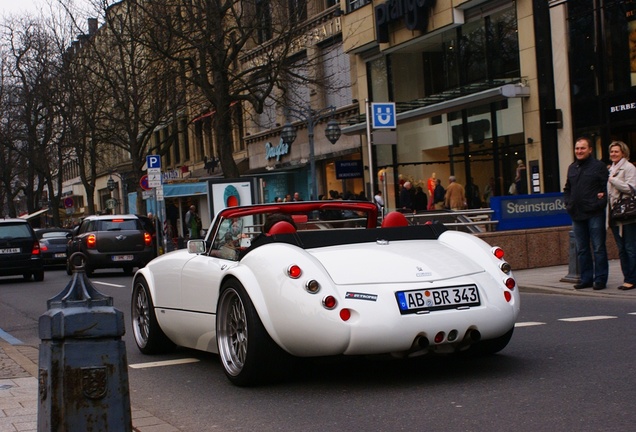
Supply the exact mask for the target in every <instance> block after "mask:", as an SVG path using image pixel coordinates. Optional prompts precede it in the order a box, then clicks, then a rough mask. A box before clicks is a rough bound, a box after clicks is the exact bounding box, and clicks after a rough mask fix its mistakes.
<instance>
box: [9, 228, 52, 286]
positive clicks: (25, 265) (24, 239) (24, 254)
mask: <svg viewBox="0 0 636 432" xmlns="http://www.w3.org/2000/svg"><path fill="white" fill-rule="evenodd" d="M14 275H22V276H23V277H24V280H31V277H33V279H35V280H36V281H42V280H44V260H43V259H42V254H41V251H40V242H39V241H38V239H37V237H36V236H35V232H33V228H31V225H29V222H27V221H26V220H24V219H0V276H14Z"/></svg>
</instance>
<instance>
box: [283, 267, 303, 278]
mask: <svg viewBox="0 0 636 432" xmlns="http://www.w3.org/2000/svg"><path fill="white" fill-rule="evenodd" d="M301 274H303V271H302V270H301V268H300V267H299V266H298V265H296V264H292V265H290V266H289V267H288V268H287V276H289V277H290V278H292V279H298V278H299V277H300V275H301Z"/></svg>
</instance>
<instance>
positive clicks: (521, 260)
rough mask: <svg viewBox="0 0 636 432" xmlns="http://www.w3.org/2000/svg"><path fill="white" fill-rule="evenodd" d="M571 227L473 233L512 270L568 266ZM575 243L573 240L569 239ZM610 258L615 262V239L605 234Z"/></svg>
mask: <svg viewBox="0 0 636 432" xmlns="http://www.w3.org/2000/svg"><path fill="white" fill-rule="evenodd" d="M571 229H572V227H570V226H563V227H551V228H535V229H527V230H517V231H494V232H487V233H480V234H476V236H477V237H479V238H481V239H482V240H484V241H485V242H486V243H488V244H489V245H491V246H499V247H501V248H502V249H503V250H504V252H505V254H506V255H505V259H506V261H508V262H509V263H510V265H511V266H512V268H513V269H515V270H521V269H528V268H536V267H550V266H555V265H567V264H569V259H570V231H571ZM572 241H574V239H572ZM607 253H608V256H609V259H617V258H618V252H617V250H616V244H615V243H614V236H613V235H612V233H611V231H609V230H608V231H607Z"/></svg>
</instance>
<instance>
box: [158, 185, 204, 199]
mask: <svg viewBox="0 0 636 432" xmlns="http://www.w3.org/2000/svg"><path fill="white" fill-rule="evenodd" d="M207 193H208V184H207V183H201V182H198V183H169V184H165V185H163V196H164V197H166V198H176V197H182V196H192V195H207Z"/></svg>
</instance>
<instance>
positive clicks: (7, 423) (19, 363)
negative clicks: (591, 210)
mask: <svg viewBox="0 0 636 432" xmlns="http://www.w3.org/2000/svg"><path fill="white" fill-rule="evenodd" d="M568 271H569V268H568V266H566V265H561V266H554V267H543V268H535V269H526V270H517V271H514V270H513V273H514V276H515V279H516V280H517V285H518V286H519V289H520V291H521V292H546V293H554V294H567V295H579V296H596V297H598V296H602V297H613V298H626V299H629V298H631V299H636V289H634V290H631V291H620V290H619V289H618V286H619V285H620V284H621V283H622V282H623V279H622V274H621V269H620V263H619V262H618V260H612V261H610V271H609V275H610V276H609V281H608V284H607V288H606V289H604V290H601V291H594V290H592V289H591V288H588V289H584V290H575V289H574V288H573V286H572V285H573V282H572V281H570V282H564V281H563V280H564V279H565V280H567V279H572V275H569V274H568ZM568 276H569V277H568ZM37 372H38V347H33V346H28V345H11V344H9V343H7V342H5V341H3V340H2V339H0V432H9V431H11V432H15V431H36V430H37V408H38V382H37V378H36V377H37ZM132 423H133V430H134V431H137V432H173V431H178V429H177V428H176V427H174V426H172V425H170V424H168V423H166V422H165V421H163V420H160V419H158V418H156V417H154V416H152V415H151V414H150V413H148V412H146V411H143V410H138V409H135V408H134V407H133V408H132Z"/></svg>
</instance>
